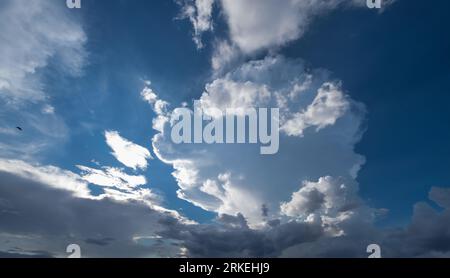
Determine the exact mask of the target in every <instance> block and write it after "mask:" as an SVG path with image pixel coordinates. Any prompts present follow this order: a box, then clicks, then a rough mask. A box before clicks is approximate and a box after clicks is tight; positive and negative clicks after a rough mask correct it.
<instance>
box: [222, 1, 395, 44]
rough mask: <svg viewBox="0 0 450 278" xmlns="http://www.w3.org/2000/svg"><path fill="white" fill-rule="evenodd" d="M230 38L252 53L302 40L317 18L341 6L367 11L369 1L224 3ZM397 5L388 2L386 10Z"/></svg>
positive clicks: (386, 2) (385, 4)
mask: <svg viewBox="0 0 450 278" xmlns="http://www.w3.org/2000/svg"><path fill="white" fill-rule="evenodd" d="M220 2H221V7H222V9H223V11H224V13H225V15H226V21H227V23H228V27H229V29H230V38H231V40H232V42H234V43H235V44H236V45H237V46H238V47H239V49H240V50H241V51H243V52H244V53H252V52H255V51H258V50H262V49H268V48H273V47H279V46H283V45H285V44H286V43H288V42H290V41H293V40H296V39H299V38H300V37H301V36H303V34H304V33H305V32H306V31H307V29H308V27H309V25H310V23H311V22H312V21H313V20H314V19H315V17H317V16H319V15H321V14H323V13H326V12H329V11H332V10H334V9H336V8H338V7H340V6H350V7H351V6H355V7H366V0H352V1H348V0H307V1H304V0H286V1H277V0H243V1H234V0H221V1H220ZM392 2H393V1H384V6H387V5H389V4H391V3H392Z"/></svg>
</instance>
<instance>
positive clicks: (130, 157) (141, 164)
mask: <svg viewBox="0 0 450 278" xmlns="http://www.w3.org/2000/svg"><path fill="white" fill-rule="evenodd" d="M105 138H106V143H107V144H108V146H109V147H110V148H111V149H112V150H113V152H112V155H113V156H114V157H115V158H116V159H117V160H118V161H120V162H121V163H122V164H123V165H125V166H127V167H129V168H132V169H134V170H136V169H138V168H139V169H146V168H147V165H148V161H147V160H148V159H152V155H151V154H150V151H149V150H147V149H146V148H144V147H142V146H139V145H137V144H135V143H133V142H131V141H129V140H127V139H125V138H123V137H122V136H120V134H119V132H117V131H106V132H105Z"/></svg>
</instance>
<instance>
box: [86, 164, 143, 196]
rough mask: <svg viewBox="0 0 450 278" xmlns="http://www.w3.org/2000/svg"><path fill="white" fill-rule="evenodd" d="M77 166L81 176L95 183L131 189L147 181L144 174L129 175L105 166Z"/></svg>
mask: <svg viewBox="0 0 450 278" xmlns="http://www.w3.org/2000/svg"><path fill="white" fill-rule="evenodd" d="M77 167H78V168H79V169H80V170H81V171H82V174H81V175H82V178H83V179H84V180H85V181H87V182H89V183H91V184H95V185H100V186H106V187H117V188H119V189H121V190H133V189H135V188H136V187H138V186H140V185H145V184H146V183H147V180H146V178H145V177H144V176H131V175H128V174H126V173H124V172H123V171H122V170H121V169H117V168H112V167H105V168H104V169H103V170H98V169H93V168H89V167H86V166H81V165H78V166H77Z"/></svg>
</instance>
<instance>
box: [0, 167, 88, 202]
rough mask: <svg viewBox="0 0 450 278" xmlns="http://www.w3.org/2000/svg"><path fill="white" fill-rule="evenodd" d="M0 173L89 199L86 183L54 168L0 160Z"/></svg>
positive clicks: (73, 175)
mask: <svg viewBox="0 0 450 278" xmlns="http://www.w3.org/2000/svg"><path fill="white" fill-rule="evenodd" d="M0 171H1V172H6V173H10V174H14V175H16V176H18V177H21V178H25V179H29V180H33V181H35V182H39V183H44V184H47V185H48V186H50V187H52V188H55V189H63V190H66V191H69V192H72V193H73V194H74V195H75V196H76V197H80V198H89V197H90V190H89V189H88V187H87V183H86V182H85V181H84V180H83V179H82V178H81V177H80V176H78V175H77V174H75V173H73V172H70V171H67V170H62V169H60V168H58V167H55V166H40V165H31V164H29V163H27V162H24V161H21V160H7V159H0Z"/></svg>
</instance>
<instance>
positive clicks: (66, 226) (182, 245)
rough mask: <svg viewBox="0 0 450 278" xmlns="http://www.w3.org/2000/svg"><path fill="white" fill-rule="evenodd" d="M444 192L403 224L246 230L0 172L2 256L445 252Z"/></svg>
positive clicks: (278, 222) (448, 222)
mask: <svg viewBox="0 0 450 278" xmlns="http://www.w3.org/2000/svg"><path fill="white" fill-rule="evenodd" d="M449 197H450V191H449V190H447V189H442V188H433V189H432V190H431V191H430V200H431V201H433V202H435V203H436V204H438V205H439V206H441V208H440V209H435V208H433V207H431V206H430V205H429V204H427V203H418V204H417V205H416V206H415V208H414V214H413V217H412V221H411V224H410V225H408V226H407V227H405V228H399V229H390V230H387V229H380V228H376V227H374V225H373V224H372V222H371V221H365V219H363V218H362V217H354V218H352V221H350V222H348V223H345V225H347V226H346V227H345V230H346V231H348V232H347V233H346V234H345V235H343V236H340V237H331V236H329V235H328V234H327V232H326V230H325V229H324V227H323V225H322V223H320V222H297V221H290V222H286V221H285V220H283V219H272V220H269V221H268V222H267V225H266V227H264V228H261V229H252V228H251V227H249V225H248V223H247V220H246V219H245V217H244V216H243V215H242V214H237V215H236V216H231V215H220V216H218V217H217V219H216V221H215V222H214V223H210V224H190V225H187V224H185V223H182V222H180V220H179V219H177V218H174V217H173V216H171V215H166V214H164V213H161V212H158V211H154V210H151V209H150V208H149V207H148V206H146V205H144V204H141V203H138V202H135V203H133V202H126V203H119V202H117V201H113V200H108V199H104V200H91V199H83V198H78V197H74V196H73V194H71V192H68V191H65V190H59V189H54V188H51V187H49V186H48V185H45V184H42V183H38V182H34V181H31V180H29V179H26V178H20V177H17V176H14V175H12V174H8V173H4V172H0V257H65V256H67V254H66V253H65V248H66V247H67V245H69V244H72V243H75V244H79V245H80V246H81V249H82V255H83V256H84V257H168V256H171V257H175V256H182V255H187V256H190V257H279V256H281V257H367V256H368V254H367V253H366V250H365V248H366V247H367V246H368V245H369V244H372V243H376V244H379V245H380V246H381V247H382V255H383V256H385V257H449V256H450V206H449V204H448V202H447V200H448V198H449ZM361 215H362V216H364V215H366V214H365V213H363V214H361Z"/></svg>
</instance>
